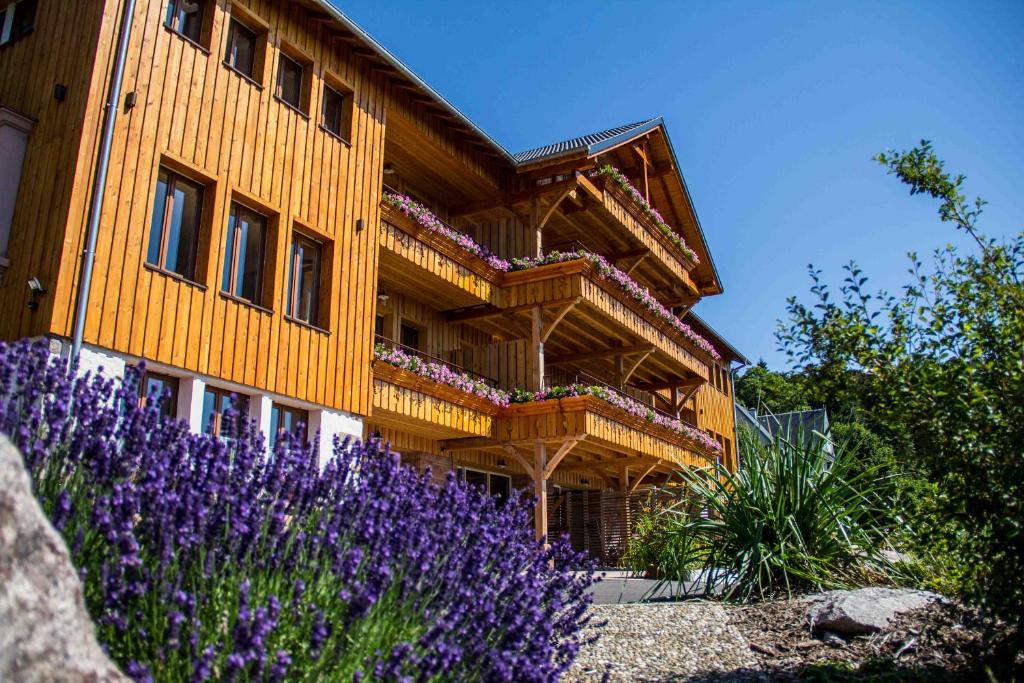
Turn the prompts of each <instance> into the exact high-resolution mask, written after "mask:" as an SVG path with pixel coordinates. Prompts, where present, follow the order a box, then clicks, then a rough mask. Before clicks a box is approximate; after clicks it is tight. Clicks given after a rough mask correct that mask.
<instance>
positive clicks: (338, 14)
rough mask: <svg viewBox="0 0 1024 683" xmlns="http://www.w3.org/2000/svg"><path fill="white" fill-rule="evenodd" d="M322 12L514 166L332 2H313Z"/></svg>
mask: <svg viewBox="0 0 1024 683" xmlns="http://www.w3.org/2000/svg"><path fill="white" fill-rule="evenodd" d="M314 1H315V2H316V4H318V5H319V6H320V7H321V8H322V9H323V10H324V11H326V12H327V13H328V14H329V15H330V16H331V17H332V18H333V19H335V20H336V21H338V22H339V23H340V24H342V25H343V26H344V27H345V28H346V29H348V30H349V31H351V32H352V33H353V34H355V35H356V36H357V37H358V38H359V39H361V40H363V41H364V42H365V43H366V44H367V45H368V46H369V47H370V49H372V50H373V51H374V52H376V53H377V54H378V55H380V56H381V57H382V58H383V59H384V61H385V62H387V63H388V64H390V65H391V66H392V67H393V68H394V69H396V70H397V71H398V72H399V73H400V74H402V75H403V76H405V77H406V78H408V79H409V80H410V81H412V82H413V83H414V84H416V86H417V87H419V88H420V89H421V90H423V92H425V93H426V94H427V96H428V97H430V98H431V99H432V100H434V101H435V102H437V103H438V104H439V105H441V106H442V107H443V108H445V109H446V110H448V113H450V114H451V115H452V116H454V117H455V118H456V119H457V120H458V121H459V123H461V124H463V125H465V126H466V127H467V128H468V129H469V130H471V131H473V132H474V133H476V134H477V135H479V136H480V137H481V138H483V140H484V141H485V142H487V143H488V144H490V145H491V147H492V148H493V149H494V150H495V151H496V152H498V154H499V155H501V156H502V157H504V158H505V160H506V161H508V162H509V163H511V164H513V165H515V160H514V159H513V158H512V154H511V153H510V152H509V151H508V150H507V149H505V148H504V147H503V146H502V145H501V144H499V143H498V141H497V140H495V139H494V138H492V137H491V136H490V135H488V134H487V133H485V132H484V131H483V130H482V129H481V128H480V127H479V126H477V125H476V124H475V123H473V122H472V121H471V120H470V119H469V117H468V116H466V115H465V114H463V113H462V112H461V111H459V108H458V107H456V106H455V105H454V104H452V103H451V102H449V101H448V100H447V99H445V98H444V96H442V95H441V93H439V92H437V91H436V90H434V89H433V88H432V87H430V86H429V85H428V84H427V82H426V81H424V80H423V79H422V78H420V77H419V76H417V75H416V73H415V72H414V71H413V70H412V69H410V68H409V67H408V66H406V65H405V63H404V62H402V60H400V59H399V58H398V57H396V56H394V55H393V54H391V52H390V51H389V50H388V49H387V48H386V47H384V46H383V45H381V44H380V43H378V42H377V41H376V39H374V37H373V36H371V35H370V34H369V33H367V32H366V31H364V30H363V29H362V28H361V27H360V26H359V25H358V24H356V23H355V22H354V21H352V20H351V19H349V18H348V16H346V15H345V13H344V12H342V11H341V10H340V9H338V8H337V7H336V6H335V5H334V2H333V1H332V0H314Z"/></svg>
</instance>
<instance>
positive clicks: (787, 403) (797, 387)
mask: <svg viewBox="0 0 1024 683" xmlns="http://www.w3.org/2000/svg"><path fill="white" fill-rule="evenodd" d="M736 400H738V401H739V402H740V405H743V406H746V407H747V408H751V409H754V410H757V411H758V412H759V413H760V412H764V410H769V411H771V412H773V413H789V412H793V411H797V410H810V408H811V406H810V405H808V403H807V399H806V397H805V388H804V386H803V383H802V382H801V381H800V378H799V376H796V375H793V374H787V373H783V372H774V371H772V370H769V369H768V365H767V364H766V363H765V362H764V361H763V360H762V361H760V362H758V364H757V365H755V366H754V367H752V368H750V369H749V370H747V371H746V372H745V373H743V375H742V376H740V377H739V378H738V379H737V380H736Z"/></svg>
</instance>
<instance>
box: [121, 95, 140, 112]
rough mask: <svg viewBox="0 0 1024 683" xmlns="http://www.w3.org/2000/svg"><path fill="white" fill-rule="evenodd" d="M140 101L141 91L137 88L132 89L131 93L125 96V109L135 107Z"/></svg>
mask: <svg viewBox="0 0 1024 683" xmlns="http://www.w3.org/2000/svg"><path fill="white" fill-rule="evenodd" d="M138 102H139V93H138V91H136V90H132V91H131V92H130V93H128V94H127V95H125V96H124V109H125V111H128V110H129V109H134V108H135V105H136V104H138Z"/></svg>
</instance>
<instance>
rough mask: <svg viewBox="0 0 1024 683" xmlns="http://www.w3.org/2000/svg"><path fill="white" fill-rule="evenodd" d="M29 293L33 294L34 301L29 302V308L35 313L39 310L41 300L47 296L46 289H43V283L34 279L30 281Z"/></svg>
mask: <svg viewBox="0 0 1024 683" xmlns="http://www.w3.org/2000/svg"><path fill="white" fill-rule="evenodd" d="M28 291H29V292H30V293H31V294H32V299H31V300H30V301H29V302H28V308H29V310H31V311H34V310H36V309H37V308H39V299H40V298H41V297H42V296H43V295H44V294H46V287H43V283H42V282H40V281H39V278H37V277H34V278H32V279H31V280H29V281H28Z"/></svg>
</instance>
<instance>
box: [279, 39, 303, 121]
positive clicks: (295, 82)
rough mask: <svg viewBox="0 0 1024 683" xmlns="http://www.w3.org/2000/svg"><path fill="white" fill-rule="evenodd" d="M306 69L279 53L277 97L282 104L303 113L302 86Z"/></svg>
mask: <svg viewBox="0 0 1024 683" xmlns="http://www.w3.org/2000/svg"><path fill="white" fill-rule="evenodd" d="M305 73H306V69H305V68H304V67H303V66H302V65H301V64H299V63H298V62H296V61H295V60H294V59H292V58H291V57H289V56H287V55H286V54H284V53H281V61H280V63H279V64H278V67H277V97H278V98H279V99H280V100H281V101H282V102H284V103H286V104H288V105H290V106H292V107H294V108H295V109H298V110H300V111H305V109H306V108H305V107H303V106H302V105H303V102H302V85H303V81H304V80H305Z"/></svg>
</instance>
